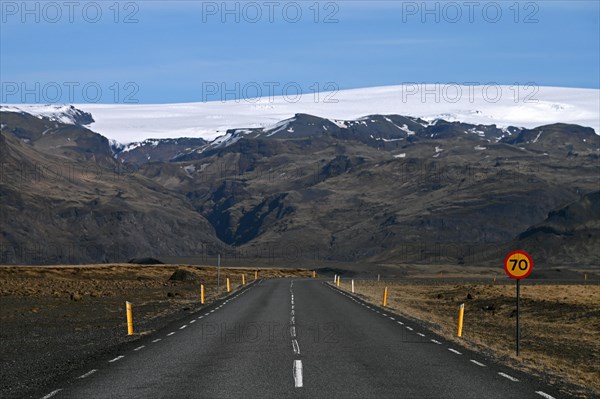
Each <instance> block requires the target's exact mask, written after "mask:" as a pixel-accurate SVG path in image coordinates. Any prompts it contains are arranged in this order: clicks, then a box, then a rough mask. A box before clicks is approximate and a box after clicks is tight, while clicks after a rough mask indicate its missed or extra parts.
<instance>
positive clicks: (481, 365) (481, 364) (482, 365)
mask: <svg viewBox="0 0 600 399" xmlns="http://www.w3.org/2000/svg"><path fill="white" fill-rule="evenodd" d="M471 363H475V364H476V365H478V366H480V367H485V364H483V363H480V362H478V361H477V360H473V359H471Z"/></svg>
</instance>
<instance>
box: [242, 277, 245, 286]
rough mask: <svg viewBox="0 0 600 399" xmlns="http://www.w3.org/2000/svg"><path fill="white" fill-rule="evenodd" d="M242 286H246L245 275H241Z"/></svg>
mask: <svg viewBox="0 0 600 399" xmlns="http://www.w3.org/2000/svg"><path fill="white" fill-rule="evenodd" d="M242 285H246V274H242Z"/></svg>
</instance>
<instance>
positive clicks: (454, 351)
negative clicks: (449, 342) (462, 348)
mask: <svg viewBox="0 0 600 399" xmlns="http://www.w3.org/2000/svg"><path fill="white" fill-rule="evenodd" d="M448 350H449V351H450V352H452V353H456V354H457V355H462V353H460V352H459V351H457V350H456V349H452V348H448Z"/></svg>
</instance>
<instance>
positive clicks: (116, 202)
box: [0, 112, 600, 264]
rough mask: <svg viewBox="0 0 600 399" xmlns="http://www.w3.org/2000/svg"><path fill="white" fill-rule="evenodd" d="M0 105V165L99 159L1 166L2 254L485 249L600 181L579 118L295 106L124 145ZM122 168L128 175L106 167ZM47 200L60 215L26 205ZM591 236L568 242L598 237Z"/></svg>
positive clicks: (361, 255)
mask: <svg viewBox="0 0 600 399" xmlns="http://www.w3.org/2000/svg"><path fill="white" fill-rule="evenodd" d="M0 119H1V121H2V129H1V132H2V147H3V153H2V154H3V162H4V159H5V156H6V159H7V160H8V159H10V160H11V162H12V163H11V162H9V163H6V166H5V170H8V171H9V172H11V173H12V172H14V171H15V170H18V169H19V162H21V163H25V164H27V163H29V164H33V165H35V164H41V165H45V164H48V163H53V162H54V163H56V162H68V163H72V164H74V165H77V166H78V168H79V169H82V168H84V166H85V168H87V169H89V168H90V167H94V168H96V169H97V170H99V171H102V173H100V174H101V175H102V177H101V178H97V177H95V178H89V176H85V175H82V174H81V173H80V174H78V175H77V179H76V183H74V182H73V181H71V182H69V183H63V182H61V183H53V184H50V185H47V184H46V185H44V184H32V183H31V182H30V181H23V180H24V179H21V180H19V181H17V182H15V181H14V176H12V177H10V178H9V177H8V176H4V175H3V179H2V181H1V183H2V184H1V189H2V191H1V192H0V193H1V195H2V197H1V199H2V204H3V206H2V208H3V222H2V232H3V235H2V245H3V248H4V249H3V259H5V260H6V259H9V260H10V262H11V263H19V262H20V261H19V256H18V254H17V252H18V251H15V250H14V249H13V250H11V249H10V248H16V247H19V246H20V247H23V244H24V243H26V242H27V237H33V238H35V240H38V241H39V242H44V240H47V239H48V237H51V238H52V239H53V240H54V241H56V246H61V245H62V244H61V243H63V242H64V241H65V240H67V238H66V237H68V240H70V242H71V243H73V245H74V246H77V245H79V244H81V243H84V242H87V243H93V244H94V245H96V247H97V248H98V250H97V251H96V254H87V255H85V256H81V257H79V258H78V261H85V262H96V261H97V262H103V261H124V260H126V259H129V258H134V257H145V256H152V257H158V258H160V256H161V255H165V256H167V255H168V256H184V255H186V256H188V255H193V254H198V253H199V252H203V253H206V252H208V253H214V251H220V252H222V253H240V252H241V253H254V254H260V255H261V256H272V257H279V258H284V257H285V256H286V253H287V254H289V253H293V254H294V256H295V257H297V258H302V259H306V260H307V262H310V261H314V260H319V259H321V260H337V261H349V262H367V263H368V262H377V263H406V262H409V263H431V262H442V263H453V264H456V263H473V264H486V263H489V262H491V261H492V258H494V257H493V256H492V257H490V256H487V255H486V254H482V252H481V249H482V248H495V249H499V248H500V249H502V248H504V247H503V245H509V244H507V243H510V245H517V243H520V240H521V241H522V240H526V239H528V237H533V236H537V235H539V234H541V233H543V232H544V231H549V230H548V228H549V227H548V226H546V225H542V226H541V227H539V228H540V229H541V230H540V231H539V232H538V233H536V234H537V235H536V234H533V233H527V231H529V230H527V229H528V228H530V227H531V226H538V225H539V224H540V223H543V221H544V220H545V219H546V218H547V217H548V213H549V212H552V211H555V210H557V209H562V208H564V207H565V206H568V205H569V204H570V203H574V202H577V201H582V198H587V197H585V195H586V194H588V193H591V192H593V191H597V190H598V188H599V187H600V186H599V184H600V165H599V151H600V140H599V136H598V135H596V134H595V132H594V131H593V129H589V128H584V127H581V126H577V125H566V124H554V125H547V126H541V127H538V128H535V129H523V128H518V127H509V128H498V127H496V126H495V125H489V126H486V125H472V124H467V123H460V122H447V121H444V120H435V121H424V120H421V119H418V118H412V117H404V116H400V115H371V116H366V117H363V118H359V119H357V120H355V121H334V120H329V119H325V118H320V117H317V116H312V115H306V114H297V115H295V116H294V117H292V118H290V119H288V120H285V121H282V122H280V123H278V124H276V125H274V126H271V127H268V128H251V129H244V128H239V129H231V130H229V131H228V132H227V134H226V135H225V136H223V137H221V138H219V139H217V140H214V141H213V142H206V141H204V140H202V139H194V138H182V139H164V140H157V139H151V140H146V141H144V142H142V143H135V144H133V145H129V146H127V147H125V146H119V145H117V144H115V143H110V142H109V141H108V140H107V139H105V138H104V137H102V136H100V135H98V134H96V133H94V132H92V131H90V130H89V129H87V128H85V127H83V126H77V125H66V124H61V123H59V122H56V121H51V120H45V119H44V118H41V119H40V118H36V117H33V116H27V115H26V114H17V113H9V112H1V113H0ZM48 129H50V130H48ZM59 160H60V161H59ZM33 168H35V167H33ZM21 169H23V168H21ZM114 171H120V173H116V175H117V176H120V175H121V174H122V173H121V172H123V171H126V172H127V173H125V174H126V177H127V178H126V179H125V178H124V179H120V180H119V179H117V180H119V181H116V182H115V181H112V180H115V179H112V180H110V179H108V178H107V176H111V175H115V173H114ZM11 173H9V174H11ZM97 174H98V173H97ZM42 180H43V179H42ZM17 183H18V184H17ZM49 192H50V193H51V195H48V193H49ZM44 198H46V199H44ZM19 204H21V205H19ZM166 204H169V205H168V206H167V205H166ZM42 207H44V208H45V209H46V213H48V214H49V215H50V216H51V217H48V218H44V217H42V218H39V217H36V216H35V215H34V213H32V211H33V210H39V208H42ZM30 209H31V211H30ZM9 215H10V217H9ZM5 216H6V218H4V217H5ZM586 217H589V218H591V219H592V220H596V219H597V218H598V216H597V215H596V214H595V213H593V212H592V213H589V215H588V216H586ZM573 223H579V224H582V225H583V224H585V223H588V221H587V219H586V221H585V222H582V221H581V220H579V219H578V220H577V221H576V222H573ZM66 226H69V227H68V228H67V227H66ZM552 228H554V227H552ZM65 229H67V230H68V232H67V231H66V230H65ZM544 229H545V230H544ZM57 232H59V233H57ZM524 232H525V233H524ZM523 234H530V235H529V236H525V237H523V236H522V235H523ZM586 237H587V236H585V235H578V236H577V237H576V238H575V241H576V242H577V243H575V241H573V242H571V241H569V242H568V245H571V246H573V247H576V246H582V247H587V246H588V244H590V245H591V244H593V242H592V241H589V240H588V238H589V237H588V238H586ZM542 241H545V239H543V240H542ZM588 241H589V242H588ZM7 248H8V249H7ZM134 248H135V251H132V250H131V249H134ZM125 249H127V251H126V250H125ZM11 251H12V252H11ZM109 253H110V256H109V255H107V254H109ZM585 253H587V255H585V256H583V257H582V258H581V259H579V260H578V262H581V263H582V264H589V263H590V262H591V261H590V259H595V258H593V257H592V253H593V251H589V250H588V251H587V252H585ZM544 256H546V255H544ZM546 257H547V258H548V259H549V262H550V263H552V260H553V259H554V258H553V255H548V256H546ZM556 259H558V258H556ZM586 259H587V260H586ZM50 262H52V261H50ZM586 262H587V263H586Z"/></svg>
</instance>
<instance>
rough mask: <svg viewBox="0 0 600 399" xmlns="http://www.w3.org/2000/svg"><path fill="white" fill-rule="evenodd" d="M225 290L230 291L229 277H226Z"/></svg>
mask: <svg viewBox="0 0 600 399" xmlns="http://www.w3.org/2000/svg"><path fill="white" fill-rule="evenodd" d="M227 292H231V284H229V277H227Z"/></svg>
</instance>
